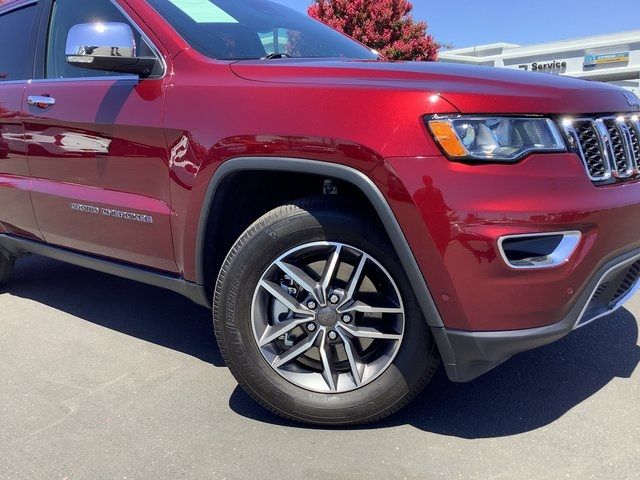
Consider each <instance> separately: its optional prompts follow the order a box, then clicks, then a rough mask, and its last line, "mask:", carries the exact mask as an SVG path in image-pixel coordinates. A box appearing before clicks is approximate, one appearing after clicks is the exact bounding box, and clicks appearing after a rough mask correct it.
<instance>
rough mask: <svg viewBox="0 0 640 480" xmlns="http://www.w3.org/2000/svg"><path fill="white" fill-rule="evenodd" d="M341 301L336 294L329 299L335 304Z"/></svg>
mask: <svg viewBox="0 0 640 480" xmlns="http://www.w3.org/2000/svg"><path fill="white" fill-rule="evenodd" d="M339 300H340V297H339V296H338V295H336V294H335V293H334V294H333V295H331V296H330V297H329V301H330V302H331V303H334V304H335V303H338V301H339Z"/></svg>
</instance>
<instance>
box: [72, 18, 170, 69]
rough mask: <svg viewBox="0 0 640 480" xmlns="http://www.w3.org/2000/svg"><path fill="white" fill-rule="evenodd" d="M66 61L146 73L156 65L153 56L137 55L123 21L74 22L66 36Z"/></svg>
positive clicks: (129, 32)
mask: <svg viewBox="0 0 640 480" xmlns="http://www.w3.org/2000/svg"><path fill="white" fill-rule="evenodd" d="M65 54H66V56H67V63H69V64H70V65H73V66H74V67H80V68H89V69H92V70H104V71H108V72H121V73H130V74H133V75H138V76H139V77H143V78H144V77H148V76H149V75H151V74H152V73H153V72H154V70H156V68H157V67H158V63H159V62H158V59H157V58H155V57H138V56H137V49H136V41H135V38H134V36H133V30H131V27H130V26H129V25H127V24H126V23H118V22H97V23H81V24H78V25H74V26H73V27H71V29H70V30H69V35H68V36H67V46H66V49H65Z"/></svg>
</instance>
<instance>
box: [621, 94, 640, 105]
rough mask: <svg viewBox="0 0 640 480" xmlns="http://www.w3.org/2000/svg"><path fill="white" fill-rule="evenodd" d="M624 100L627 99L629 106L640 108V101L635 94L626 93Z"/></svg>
mask: <svg viewBox="0 0 640 480" xmlns="http://www.w3.org/2000/svg"><path fill="white" fill-rule="evenodd" d="M624 98H626V99H627V103H628V104H629V106H631V107H636V108H640V99H639V98H638V97H636V95H635V93H631V92H628V93H625V94H624Z"/></svg>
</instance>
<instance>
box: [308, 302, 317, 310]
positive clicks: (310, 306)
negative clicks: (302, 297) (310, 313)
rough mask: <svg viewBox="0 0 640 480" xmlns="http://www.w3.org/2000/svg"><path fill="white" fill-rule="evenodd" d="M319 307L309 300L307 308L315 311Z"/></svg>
mask: <svg viewBox="0 0 640 480" xmlns="http://www.w3.org/2000/svg"><path fill="white" fill-rule="evenodd" d="M317 306H318V305H317V304H316V302H314V301H313V300H309V301H308V302H307V307H309V309H310V310H315V309H316V307H317Z"/></svg>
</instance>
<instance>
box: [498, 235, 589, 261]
mask: <svg viewBox="0 0 640 480" xmlns="http://www.w3.org/2000/svg"><path fill="white" fill-rule="evenodd" d="M581 237H582V234H581V233H580V232H577V231H576V232H558V233H534V234H527V235H507V236H505V237H502V238H500V240H498V249H499V250H500V254H501V255H502V258H503V260H504V261H505V263H506V264H507V265H509V266H510V267H511V268H551V267H557V266H560V265H562V264H564V263H565V262H567V261H568V260H569V258H571V255H573V253H574V252H575V250H576V248H577V247H578V244H579V243H580V238H581Z"/></svg>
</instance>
